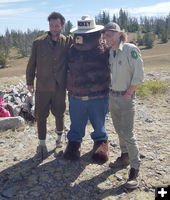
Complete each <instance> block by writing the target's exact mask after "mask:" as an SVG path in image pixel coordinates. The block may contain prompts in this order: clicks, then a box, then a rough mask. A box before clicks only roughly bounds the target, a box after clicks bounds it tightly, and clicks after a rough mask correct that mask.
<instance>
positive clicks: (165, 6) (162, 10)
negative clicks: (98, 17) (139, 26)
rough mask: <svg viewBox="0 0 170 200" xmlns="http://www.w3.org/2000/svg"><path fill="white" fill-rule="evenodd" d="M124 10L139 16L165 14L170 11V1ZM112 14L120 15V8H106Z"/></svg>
mask: <svg viewBox="0 0 170 200" xmlns="http://www.w3.org/2000/svg"><path fill="white" fill-rule="evenodd" d="M122 9H123V10H125V11H127V12H128V13H129V15H131V16H135V17H139V16H165V15H168V14H169V13H170V2H162V3H158V4H155V5H152V6H143V7H138V8H123V7H122ZM103 10H106V11H108V12H109V13H110V15H111V16H112V15H113V14H116V15H118V14H119V10H120V8H116V9H110V8H105V9H103Z"/></svg>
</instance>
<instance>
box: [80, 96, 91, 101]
mask: <svg viewBox="0 0 170 200" xmlns="http://www.w3.org/2000/svg"><path fill="white" fill-rule="evenodd" d="M81 100H82V101H87V100H89V97H88V96H84V97H81Z"/></svg>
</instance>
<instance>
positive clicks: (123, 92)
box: [110, 90, 127, 95]
mask: <svg viewBox="0 0 170 200" xmlns="http://www.w3.org/2000/svg"><path fill="white" fill-rule="evenodd" d="M110 92H111V93H112V94H117V95H125V93H126V92H127V91H114V90H110Z"/></svg>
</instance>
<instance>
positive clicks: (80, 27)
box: [70, 15, 104, 34]
mask: <svg viewBox="0 0 170 200" xmlns="http://www.w3.org/2000/svg"><path fill="white" fill-rule="evenodd" d="M103 28H104V26H102V25H96V23H95V20H94V19H93V18H91V17H90V16H88V15H86V16H82V18H81V19H80V20H78V21H77V27H76V28H72V29H71V30H70V32H71V33H74V34H81V33H82V34H83V33H93V32H97V31H100V30H103Z"/></svg>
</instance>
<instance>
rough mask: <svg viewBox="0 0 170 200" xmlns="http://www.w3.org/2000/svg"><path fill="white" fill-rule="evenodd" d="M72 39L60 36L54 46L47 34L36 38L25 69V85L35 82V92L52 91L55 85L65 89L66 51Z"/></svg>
mask: <svg viewBox="0 0 170 200" xmlns="http://www.w3.org/2000/svg"><path fill="white" fill-rule="evenodd" d="M71 42H72V38H71V37H70V36H68V37H65V36H64V35H62V34H60V36H59V38H58V40H57V41H56V44H54V43H53V41H52V40H51V36H50V35H49V34H45V35H43V36H41V37H39V38H37V39H36V40H35V41H34V42H33V46H32V53H31V56H30V59H29V62H28V65H27V69H26V82H27V85H33V83H34V78H35V77H36V78H37V81H36V90H37V91H54V90H55V89H56V84H58V85H59V86H60V87H61V88H63V89H65V87H66V70H67V50H68V48H69V47H70V45H71Z"/></svg>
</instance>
